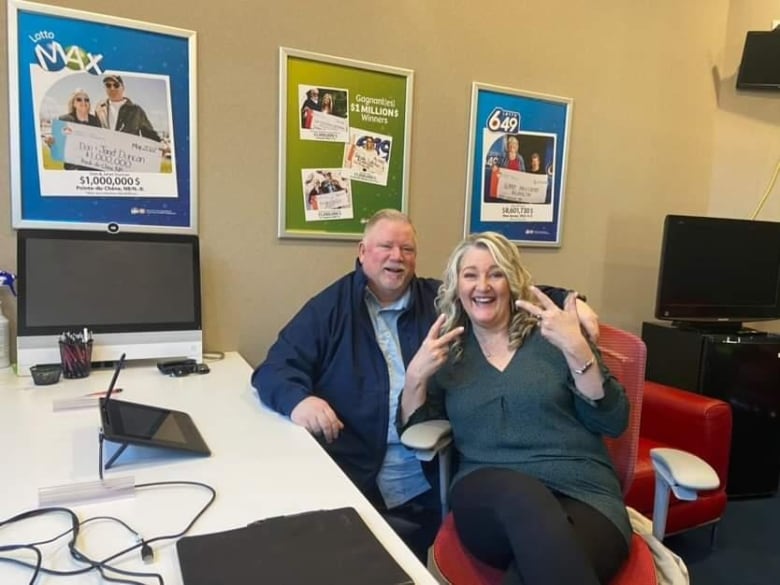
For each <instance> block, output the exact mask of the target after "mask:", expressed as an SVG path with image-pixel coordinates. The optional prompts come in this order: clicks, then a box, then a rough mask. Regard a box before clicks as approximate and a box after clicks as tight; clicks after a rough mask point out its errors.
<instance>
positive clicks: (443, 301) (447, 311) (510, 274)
mask: <svg viewBox="0 0 780 585" xmlns="http://www.w3.org/2000/svg"><path fill="white" fill-rule="evenodd" d="M472 248H483V249H485V250H487V251H488V252H490V255H491V256H492V257H493V260H495V262H496V265H497V266H498V268H499V269H500V270H501V272H503V273H504V275H505V276H506V280H507V283H509V291H510V300H509V302H510V303H511V306H510V307H509V311H510V314H511V316H512V317H511V319H510V321H509V346H510V347H511V348H512V349H517V348H518V347H520V346H521V345H523V341H524V340H525V339H526V337H528V335H529V334H530V332H531V331H532V330H533V328H534V327H536V325H537V320H536V318H535V317H534V316H532V315H531V314H530V313H528V312H527V311H525V310H523V309H517V308H516V307H515V301H516V300H517V299H523V300H525V301H530V302H532V303H534V304H537V300H536V297H535V295H534V294H533V293H532V292H531V289H530V288H529V287H530V286H531V285H532V284H533V282H532V279H531V274H530V273H529V272H528V270H526V269H525V267H524V266H523V263H522V261H521V260H520V251H519V250H518V249H517V246H515V245H514V244H513V243H512V242H510V241H509V240H507V239H506V237H504V236H502V235H501V234H499V233H496V232H482V233H476V234H471V235H469V236H466V237H465V238H464V239H463V240H462V241H461V242H460V243H459V244H458V245H457V246H456V247H455V249H454V250H453V251H452V254H450V259H449V260H448V261H447V267H446V268H445V270H444V277H443V282H442V284H441V286H440V287H439V292H438V295H437V296H436V309H437V310H438V311H439V312H440V313H443V314H444V315H446V320H445V321H444V325H443V326H442V334H444V333H447V332H448V331H451V330H452V329H454V328H456V327H459V326H463V327H465V328H466V330H467V331H468V329H469V328H470V326H471V323H470V321H469V318H468V315H467V314H466V311H465V310H464V309H463V305H462V304H461V302H460V298H459V297H458V275H459V273H460V265H461V262H462V260H463V256H464V255H465V254H466V252H467V251H469V250H470V249H472ZM462 339H463V336H461V337H459V338H458V339H457V340H456V341H455V342H454V343H453V344H452V347H451V348H450V352H451V353H452V356H453V359H454V360H455V361H458V360H459V359H460V358H461V356H462V354H463V341H462Z"/></svg>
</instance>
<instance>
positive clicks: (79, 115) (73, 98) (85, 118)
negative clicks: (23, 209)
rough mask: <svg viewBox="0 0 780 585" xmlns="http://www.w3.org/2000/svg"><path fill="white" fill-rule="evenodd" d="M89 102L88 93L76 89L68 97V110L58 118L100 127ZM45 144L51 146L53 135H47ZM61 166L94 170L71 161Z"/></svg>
mask: <svg viewBox="0 0 780 585" xmlns="http://www.w3.org/2000/svg"><path fill="white" fill-rule="evenodd" d="M91 107H92V106H91V103H90V99H89V95H88V94H87V92H86V91H84V90H83V89H76V90H75V91H74V92H73V93H72V94H70V97H69V98H68V106H67V108H68V111H67V113H66V114H63V115H62V116H60V117H59V118H58V120H62V121H63V122H74V123H76V124H86V125H87V126H95V127H97V128H100V120H99V119H98V117H97V116H95V115H94V114H93V113H92V112H91ZM46 144H47V145H49V146H51V145H52V144H54V137H53V136H49V137H48V138H47V140H46ZM63 168H64V169H65V170H66V171H93V170H96V169H94V168H92V167H85V166H82V165H76V164H72V163H68V162H66V163H64V165H63Z"/></svg>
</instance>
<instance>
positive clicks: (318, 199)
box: [302, 169, 353, 221]
mask: <svg viewBox="0 0 780 585" xmlns="http://www.w3.org/2000/svg"><path fill="white" fill-rule="evenodd" d="M302 178H303V201H304V207H305V210H306V221H321V220H327V219H348V218H352V217H353V212H352V183H351V181H350V178H349V175H348V173H347V172H346V171H345V169H304V170H303V171H302Z"/></svg>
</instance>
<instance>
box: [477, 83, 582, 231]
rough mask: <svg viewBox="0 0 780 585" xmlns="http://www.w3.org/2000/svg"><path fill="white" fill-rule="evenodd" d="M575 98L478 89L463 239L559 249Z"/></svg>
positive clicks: (502, 89) (491, 87) (497, 89)
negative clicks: (491, 237) (496, 236)
mask: <svg viewBox="0 0 780 585" xmlns="http://www.w3.org/2000/svg"><path fill="white" fill-rule="evenodd" d="M571 107H572V100H570V99H568V98H560V97H555V96H549V95H544V94H537V93H529V92H522V91H518V90H512V89H508V88H502V87H496V86H490V85H485V84H480V83H474V84H473V87H472V100H471V123H470V130H471V133H470V140H469V150H468V153H469V165H468V181H467V185H468V188H467V193H466V222H465V226H464V231H465V233H471V232H481V231H485V230H493V231H498V232H501V233H503V234H504V235H505V236H507V237H508V238H509V239H510V240H512V241H514V242H517V243H520V244H526V245H533V246H559V245H560V243H561V227H562V226H561V219H562V212H563V193H564V184H565V176H566V154H567V145H568V137H569V125H570V118H571Z"/></svg>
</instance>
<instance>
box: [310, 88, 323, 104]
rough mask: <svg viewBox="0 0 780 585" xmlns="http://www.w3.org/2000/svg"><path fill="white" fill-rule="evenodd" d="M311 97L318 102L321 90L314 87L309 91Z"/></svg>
mask: <svg viewBox="0 0 780 585" xmlns="http://www.w3.org/2000/svg"><path fill="white" fill-rule="evenodd" d="M309 97H310V98H311V101H313V102H314V103H317V100H319V99H320V92H318V91H317V90H316V89H313V90H311V91H310V92H309Z"/></svg>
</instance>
